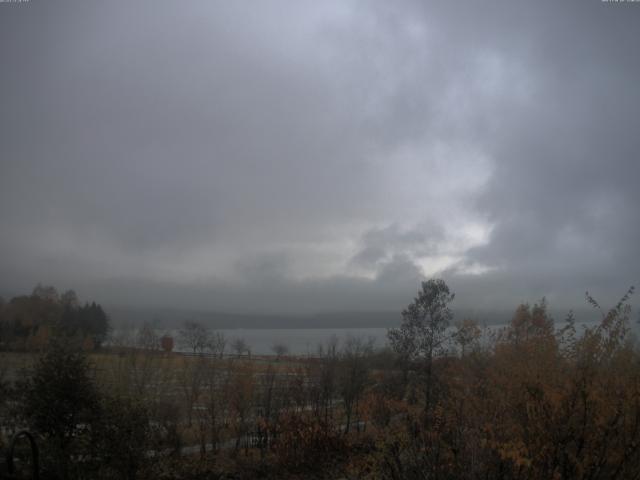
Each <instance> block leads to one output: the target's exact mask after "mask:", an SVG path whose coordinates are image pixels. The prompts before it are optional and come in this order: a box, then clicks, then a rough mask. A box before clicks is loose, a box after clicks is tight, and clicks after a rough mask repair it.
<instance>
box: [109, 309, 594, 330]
mask: <svg viewBox="0 0 640 480" xmlns="http://www.w3.org/2000/svg"><path fill="white" fill-rule="evenodd" d="M107 313H108V314H109V316H110V318H111V320H112V323H113V325H114V326H116V327H118V326H122V325H139V324H142V323H144V322H148V323H152V324H153V325H154V326H155V327H156V328H167V329H170V328H177V327H179V326H180V325H181V324H182V322H184V320H196V321H198V322H201V323H203V324H205V325H207V326H209V327H210V328H213V329H231V328H254V329H259V328H265V329H272V328H274V329H275V328H367V327H370V328H390V327H395V326H397V325H399V324H400V320H401V314H400V312H391V311H386V312H385V311H378V312H333V313H319V314H313V315H260V314H249V313H242V314H239V313H226V312H215V311H209V312H207V311H198V310H182V309H171V308H130V307H111V308H109V309H108V311H107ZM551 313H552V314H553V317H554V318H555V319H556V321H558V322H559V321H562V320H564V318H565V316H566V312H564V311H562V312H560V311H558V312H551ZM512 315H513V309H509V310H506V309H502V310H497V309H496V310H492V311H489V310H484V311H479V310H473V309H462V308H460V309H454V318H455V319H463V318H471V319H474V320H476V321H477V322H478V323H479V324H487V325H499V324H504V323H507V322H508V321H509V320H510V319H511V316H512ZM576 318H577V320H580V321H585V320H594V319H596V316H595V312H594V311H591V310H585V311H580V312H577V313H576Z"/></svg>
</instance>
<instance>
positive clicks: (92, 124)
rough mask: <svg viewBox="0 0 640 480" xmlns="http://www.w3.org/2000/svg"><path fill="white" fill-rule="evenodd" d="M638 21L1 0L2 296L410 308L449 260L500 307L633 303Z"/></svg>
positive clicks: (337, 6) (379, 5) (530, 13)
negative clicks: (629, 292) (601, 299)
mask: <svg viewBox="0 0 640 480" xmlns="http://www.w3.org/2000/svg"><path fill="white" fill-rule="evenodd" d="M639 21H640V7H638V6H637V5H635V4H632V3H629V4H615V3H612V4H608V3H601V2H599V1H589V2H578V1H575V2H550V1H549V2H546V1H543V2H527V3H525V2H506V1H505V2H482V3H478V2H466V3H462V4H461V3H455V4H454V3H451V2H406V3H403V4H401V5H398V4H390V3H388V2H350V3H347V2H268V3H260V4H255V3H248V2H247V3H241V2H198V1H193V2H186V3H184V2H180V3H177V2H144V1H143V2H133V3H132V2H108V3H107V2H97V1H95V2H94V1H83V2H67V1H65V2H39V1H36V0H32V1H31V2H29V3H20V4H10V3H7V4H0V60H1V62H2V74H0V100H1V105H2V109H1V110H0V137H1V143H0V145H1V146H0V149H1V150H0V151H1V157H0V161H1V162H2V163H1V176H0V202H1V207H0V221H1V224H2V230H1V233H0V249H1V250H0V251H1V252H2V254H1V256H0V273H1V275H0V290H1V291H4V292H9V293H14V292H15V293H17V292H18V291H20V290H24V289H27V288H29V287H30V286H31V285H32V284H34V283H36V282H37V281H45V282H51V283H56V284H59V285H61V286H62V287H67V286H68V287H75V288H77V289H78V290H79V291H80V292H81V293H83V292H84V293H85V294H86V295H87V296H89V295H90V296H96V297H97V298H98V299H99V300H100V299H103V300H104V301H108V302H110V303H113V304H118V303H121V304H125V303H138V304H143V305H144V304H151V305H159V304H167V305H180V306H190V305H191V306H196V307H198V308H215V309H219V310H220V309H238V310H255V311H258V310H261V309H262V310H269V311H272V312H278V311H301V310H331V309H336V310H340V309H348V310H358V309H362V310H371V308H381V309H394V308H398V307H400V306H401V305H403V304H405V303H406V302H407V301H408V300H410V299H411V297H412V296H413V294H414V291H415V289H416V288H417V285H418V283H419V280H420V278H421V277H422V276H424V275H432V274H444V275H446V277H447V279H448V280H449V281H450V283H451V286H452V288H453V289H454V290H456V291H459V295H458V297H457V298H458V300H459V301H460V302H465V301H466V302H468V303H474V304H481V305H486V306H495V305H496V304H500V305H509V306H510V305H512V304H513V303H516V302H519V301H522V300H530V299H535V298H538V297H539V296H541V295H547V296H549V297H551V299H552V301H554V300H555V301H557V302H560V303H562V302H572V301H573V300H574V299H575V298H577V297H578V295H580V294H581V293H582V292H583V291H584V290H585V289H587V288H589V289H592V290H595V291H602V292H604V293H605V294H606V295H608V294H609V293H611V294H615V293H618V292H619V291H621V290H624V289H625V288H626V286H627V285H628V284H630V283H636V282H637V280H638V276H639V272H640V262H639V261H638V260H636V259H635V257H637V255H635V252H634V248H635V246H636V245H638V240H640V222H638V213H637V211H636V206H637V205H638V201H639V200H640V193H638V192H640V189H638V188H637V185H636V184H637V181H638V179H639V178H640V162H638V160H637V152H638V151H639V147H640V145H639V143H640V140H639V138H640V137H639V136H638V135H637V131H638V119H637V112H638V111H640V93H639V91H638V88H637V84H638V80H639V79H640V65H639V64H640V60H639V58H640V57H638V55H637V49H636V48H635V43H637V42H635V40H636V33H635V32H636V31H637V25H638V22H639ZM465 298H466V299H467V300H465ZM567 299H569V300H567Z"/></svg>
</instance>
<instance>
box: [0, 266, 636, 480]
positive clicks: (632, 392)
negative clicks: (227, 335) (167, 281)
mask: <svg viewBox="0 0 640 480" xmlns="http://www.w3.org/2000/svg"><path fill="white" fill-rule="evenodd" d="M632 294H633V288H631V289H629V291H628V292H627V293H626V294H625V295H624V296H623V297H622V298H621V299H620V301H619V302H618V303H617V304H616V305H614V306H613V308H611V309H604V308H602V307H601V306H600V305H599V304H598V302H597V301H596V300H595V299H594V298H593V297H592V296H591V295H589V294H587V301H588V302H589V303H590V304H591V305H592V306H593V308H595V309H597V310H598V311H599V312H600V322H599V323H597V324H595V325H592V326H588V327H582V328H580V327H579V326H578V325H577V324H576V319H575V318H574V316H573V315H572V314H571V313H570V314H569V315H568V316H567V318H566V319H565V321H563V322H555V321H554V319H552V318H551V317H550V315H549V313H548V309H547V304H546V302H545V301H544V300H542V301H540V302H538V303H536V304H533V305H529V304H523V305H520V306H518V307H517V308H516V309H515V311H514V314H513V317H512V319H511V322H510V323H509V324H508V325H506V326H505V327H504V328H500V329H491V330H489V329H485V328H483V327H481V326H479V325H477V324H476V323H475V322H473V321H471V320H468V319H467V320H465V319H462V320H460V321H455V319H454V318H453V315H452V312H451V310H450V308H449V307H450V304H451V303H452V302H453V300H454V298H455V297H454V295H453V293H452V292H451V291H450V289H449V287H448V285H447V284H446V283H445V282H444V281H442V280H437V279H436V280H429V281H426V282H423V284H422V285H421V289H420V290H419V292H418V295H417V296H416V297H415V299H414V300H413V301H412V302H411V303H410V304H409V305H408V306H407V308H405V309H404V310H403V311H402V312H401V322H400V324H399V326H398V327H397V328H394V329H390V330H389V332H388V336H389V344H390V348H389V349H387V350H384V349H375V348H373V344H372V343H371V342H370V341H367V340H366V339H361V338H349V339H346V340H342V341H339V340H338V339H333V340H330V341H328V342H326V343H324V344H323V345H320V346H319V348H318V351H317V354H316V355H314V356H313V357H309V358H281V357H279V356H274V358H272V359H270V360H265V359H249V358H248V357H244V356H242V357H241V356H236V357H222V356H221V355H216V354H215V352H216V351H217V352H220V351H222V350H223V349H224V342H218V341H215V339H216V338H217V337H216V336H215V335H214V332H209V331H207V329H206V328H204V327H203V326H201V325H195V324H186V323H185V325H184V328H183V331H182V336H183V338H182V340H181V341H184V342H190V343H189V344H190V345H191V348H192V349H193V351H194V352H195V353H196V355H190V356H184V355H179V354H176V353H171V352H168V351H164V350H162V349H159V348H155V349H148V348H139V349H130V348H127V349H123V350H122V351H120V352H119V353H118V351H117V349H115V350H113V352H112V353H111V354H109V355H107V354H96V353H93V354H91V355H89V356H87V353H85V352H82V351H78V350H73V349H70V347H68V346H67V347H65V346H61V345H60V344H58V343H56V342H53V343H51V344H50V346H49V347H48V349H47V350H46V351H45V353H44V356H43V357H42V360H41V361H40V362H38V363H37V364H36V365H34V366H33V367H32V369H31V371H30V373H29V374H27V375H25V376H24V378H23V379H22V380H21V381H19V382H17V383H13V384H8V383H7V382H5V383H4V387H3V388H4V389H5V390H4V391H5V392H8V393H7V397H5V398H13V399H15V400H14V401H10V402H5V404H4V406H3V404H2V402H0V417H1V416H2V415H1V414H2V411H3V410H2V409H3V408H4V411H5V412H7V411H11V412H12V413H11V415H12V417H11V418H13V419H15V421H16V422H17V423H19V424H20V425H22V426H26V427H28V428H30V429H31V430H32V431H34V432H37V434H38V435H39V438H40V439H41V441H42V449H43V460H44V462H45V467H46V468H47V469H48V471H49V472H52V474H54V475H56V476H57V477H59V478H105V479H106V478H130V479H134V478H141V479H142V478H192V479H205V478H207V479H208V478H214V479H215V478H274V479H275V478H318V479H321V478H341V477H342V478H359V479H360V478H361V479H394V480H395V479H397V480H400V479H425V480H426V479H444V480H448V479H451V480H453V479H474V480H475V479H478V480H479V479H487V478H501V479H509V480H525V479H547V478H549V479H585V480H586V479H632V478H638V477H640V451H639V449H638V446H639V445H640V351H639V350H638V348H637V345H636V342H635V340H634V338H633V335H632V334H631V330H630V318H631V307H630V306H629V299H630V297H631V295H632ZM216 349H217V350H216ZM205 351H206V352H207V353H214V354H213V355H212V354H208V355H197V353H199V352H205ZM65 372H66V373H65ZM69 379H73V380H69ZM2 385H3V384H2V381H1V379H0V386H2ZM60 386H63V387H64V388H60ZM52 411H54V412H55V415H51V414H50V412H52ZM0 441H1V440H0Z"/></svg>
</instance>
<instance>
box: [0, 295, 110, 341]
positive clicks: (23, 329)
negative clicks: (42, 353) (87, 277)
mask: <svg viewBox="0 0 640 480" xmlns="http://www.w3.org/2000/svg"><path fill="white" fill-rule="evenodd" d="M108 332H109V317H108V316H107V314H106V313H105V311H104V310H103V308H102V307H101V306H100V305H99V304H97V303H95V302H91V303H85V304H81V303H80V301H79V299H78V296H77V295H76V293H75V292H74V291H73V290H67V291H65V292H63V293H62V294H59V293H58V291H57V290H56V289H55V287H53V286H45V285H42V284H38V285H36V287H35V288H34V289H33V291H32V293H31V295H19V296H16V297H13V298H11V299H10V300H9V301H7V302H5V301H4V300H3V299H2V298H0V350H2V349H4V350H19V351H34V350H42V349H44V348H45V347H46V346H47V345H48V343H49V341H50V339H51V338H52V337H54V336H58V337H60V336H63V337H66V338H68V339H73V341H75V342H76V343H78V344H80V345H82V347H83V348H84V349H86V350H93V349H95V348H99V347H100V346H101V345H102V344H103V343H104V341H105V339H106V338H107V334H108Z"/></svg>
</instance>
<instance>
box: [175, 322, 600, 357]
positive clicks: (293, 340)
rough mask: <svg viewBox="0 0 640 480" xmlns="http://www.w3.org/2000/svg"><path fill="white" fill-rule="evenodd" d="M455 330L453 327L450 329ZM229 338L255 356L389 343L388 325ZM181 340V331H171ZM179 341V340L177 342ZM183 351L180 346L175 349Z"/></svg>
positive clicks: (250, 332) (253, 332)
mask: <svg viewBox="0 0 640 480" xmlns="http://www.w3.org/2000/svg"><path fill="white" fill-rule="evenodd" d="M594 325H595V323H594V322H576V329H577V331H578V332H580V331H582V329H583V327H586V326H591V327H592V326H594ZM562 326H564V322H558V323H556V327H558V328H560V327H562ZM503 327H504V325H489V326H487V328H488V330H496V329H500V328H503ZM451 330H452V331H453V329H451ZM217 331H218V332H220V333H222V334H223V335H224V336H225V338H226V339H227V349H226V352H227V353H232V349H231V344H232V342H233V341H234V340H236V339H239V338H240V339H243V340H244V341H245V342H246V344H247V345H248V346H249V348H250V349H251V353H253V354H254V355H273V354H274V352H273V346H274V345H275V344H283V345H286V346H287V348H288V349H289V353H290V354H292V355H314V354H315V353H316V352H317V351H318V345H320V344H323V345H326V344H327V342H329V341H330V340H331V339H332V337H336V338H337V340H338V347H340V346H341V345H343V344H344V342H345V340H346V339H347V338H349V337H356V338H363V339H373V341H374V347H375V348H383V347H385V346H387V345H388V340H387V331H388V329H387V328H290V329H287V328H283V329H249V328H247V329H243V328H237V329H221V330H217ZM172 334H173V336H174V338H175V339H176V340H178V338H179V336H178V331H174V332H172ZM177 343H179V342H177ZM176 349H177V350H178V351H180V348H179V346H178V347H177V348H176Z"/></svg>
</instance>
